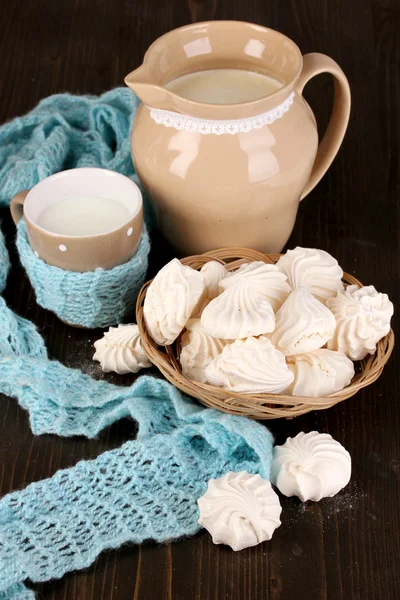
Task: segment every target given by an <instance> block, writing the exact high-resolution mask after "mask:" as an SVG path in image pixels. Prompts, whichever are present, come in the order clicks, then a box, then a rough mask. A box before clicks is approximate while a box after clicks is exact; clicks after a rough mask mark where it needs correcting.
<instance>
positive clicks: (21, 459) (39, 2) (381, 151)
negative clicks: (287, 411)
mask: <svg viewBox="0 0 400 600" xmlns="http://www.w3.org/2000/svg"><path fill="white" fill-rule="evenodd" d="M211 18H216V19H238V20H246V21H253V22H258V23H260V24H263V25H268V26H270V27H273V28H276V29H278V30H280V31H282V32H284V33H286V34H287V35H289V36H290V37H292V38H293V39H294V40H295V41H296V42H297V43H298V44H299V46H300V48H301V49H302V51H303V52H304V53H306V52H310V51H319V52H325V53H327V54H329V55H330V56H332V57H333V58H334V59H336V60H337V61H338V62H339V63H340V65H341V66H342V68H343V69H344V71H345V72H346V74H347V75H348V78H349V80H350V84H351V87H352V94H353V112H352V116H351V121H350V126H349V129H348V133H347V135H346V139H345V142H344V144H343V147H342V149H341V151H340V154H339V156H338V158H337V159H336V161H335V162H334V164H333V166H332V168H331V169H330V170H329V172H328V174H327V175H326V177H325V178H324V179H323V181H322V182H321V184H320V185H319V186H318V187H317V188H316V189H315V190H314V191H313V192H312V193H311V194H310V196H309V197H308V198H307V199H306V200H305V201H304V202H303V203H302V205H301V207H300V211H299V216H298V220H297V223H296V228H295V230H294V233H293V235H292V238H291V240H290V242H289V246H294V245H296V244H303V245H306V246H316V247H322V248H325V249H327V250H328V251H330V252H331V253H332V254H333V255H334V256H336V257H337V258H338V259H339V261H340V263H341V264H342V266H343V267H344V268H345V270H347V271H349V272H350V273H353V272H354V273H356V274H357V276H358V277H359V278H360V279H361V280H362V281H364V282H365V283H373V284H375V285H376V287H378V288H379V289H381V290H383V291H387V292H388V293H389V294H390V296H391V297H392V298H393V300H394V301H395V302H396V303H397V304H398V305H399V302H400V286H399V273H400V264H399V262H400V261H399V257H400V237H399V139H400V119H399V110H398V99H399V97H400V89H399V81H400V79H399V52H400V50H399V36H398V34H397V32H398V30H399V9H398V4H397V3H396V2H395V0H369V1H368V2H365V1H364V0H346V1H345V0H337V1H336V2H331V1H330V0H321V1H320V2H315V1H314V0H304V1H302V2H294V1H289V0H287V1H286V2H261V1H260V0H247V1H246V2H243V1H242V0H219V1H218V2H217V0H188V1H187V2H182V0H169V1H168V2H162V1H161V0H142V1H141V2H132V1H131V0H114V1H113V2H109V1H107V0H73V1H67V0H58V1H57V2H51V1H50V0H26V1H25V2H21V3H8V5H7V7H6V8H5V7H4V10H2V11H0V31H1V32H2V35H1V37H0V59H1V65H2V68H1V75H0V82H1V90H2V95H1V102H0V122H4V121H5V120H7V119H9V118H12V117H14V116H17V115H20V114H22V113H24V112H26V111H27V110H29V109H30V108H32V107H33V106H34V105H35V104H36V103H37V102H38V101H39V100H40V99H41V98H43V97H45V96H48V95H49V94H52V93H56V92H64V91H69V92H71V93H93V94H98V93H101V92H103V91H104V90H107V89H109V88H111V87H115V86H118V85H122V82H123V78H124V75H125V74H126V73H128V72H129V71H130V70H132V69H133V68H134V67H136V66H138V65H139V64H140V62H141V59H142V56H143V54H144V52H145V50H146V49H147V47H148V46H149V45H150V43H151V42H152V41H153V40H154V39H155V38H156V37H158V36H159V35H161V34H162V33H164V32H166V31H168V30H169V29H172V28H174V27H177V26H180V25H183V24H185V23H188V22H191V21H196V20H202V19H211ZM331 94H332V83H331V81H330V79H329V77H324V76H321V77H320V78H317V79H315V81H312V82H311V83H310V84H309V86H308V87H307V90H306V96H307V98H308V99H309V102H310V104H311V106H312V107H313V109H314V110H315V113H316V115H317V118H318V121H319V122H320V124H321V127H322V128H323V126H324V124H326V121H327V118H328V115H329V111H330V107H331ZM0 217H1V219H2V220H3V221H4V226H5V228H6V230H7V234H8V239H9V242H10V244H11V242H12V238H13V226H12V225H11V222H10V219H9V217H8V214H7V211H6V210H1V211H0ZM169 252H170V251H169V250H168V248H166V247H165V246H164V245H163V244H162V242H161V241H160V240H156V241H155V242H154V248H153V252H152V261H151V269H152V271H153V272H154V271H155V270H156V269H157V268H158V267H159V266H160V265H161V264H162V262H163V261H165V259H166V257H167V256H169V255H170V254H169ZM5 296H6V299H7V302H8V303H9V305H10V306H11V307H12V308H13V309H15V310H16V311H17V312H19V313H20V314H22V315H24V316H27V317H28V318H30V319H32V320H33V321H35V323H37V325H38V326H39V328H40V330H41V331H42V333H43V335H44V337H45V338H46V342H47V344H48V348H49V352H50V355H51V356H52V357H54V358H57V359H59V360H61V361H62V362H63V363H65V364H67V365H70V366H73V367H78V366H79V367H81V368H83V370H85V371H87V372H89V373H90V374H92V375H93V376H94V377H101V376H102V375H101V372H100V370H99V368H98V367H97V366H96V365H94V364H93V362H92V360H91V356H92V352H93V350H92V343H93V341H94V340H95V339H96V338H97V337H99V332H97V331H93V332H86V331H84V330H77V329H71V328H69V327H67V326H65V325H63V324H62V323H60V322H59V321H58V320H57V319H56V318H55V317H54V316H53V315H51V314H49V313H46V312H45V311H43V310H41V309H40V308H39V307H37V306H36V304H35V301H34V295H33V293H32V290H31V288H30V285H29V284H28V283H27V281H26V279H25V276H24V274H23V272H22V270H21V268H20V267H19V266H18V260H17V257H16V256H15V253H14V254H13V271H12V275H11V277H10V280H9V284H8V287H7V290H6V294H5ZM396 326H397V317H396V318H395V327H396ZM398 359H399V355H398V352H397V351H396V352H395V355H394V357H393V359H392V360H391V362H390V364H389V366H388V367H387V368H386V369H385V372H384V375H383V376H382V378H381V379H380V380H379V381H378V382H377V383H376V384H375V385H374V386H372V387H371V388H368V389H366V390H364V391H362V392H360V393H359V394H358V395H357V396H356V397H355V398H353V399H351V400H348V401H346V402H344V403H343V404H341V405H339V406H337V407H335V408H334V409H331V410H329V411H322V412H314V413H311V414H309V415H306V416H304V417H300V418H298V419H295V420H293V421H286V422H284V421H274V422H271V423H269V424H268V426H269V427H270V428H271V430H272V431H273V432H274V434H275V435H276V438H277V440H278V442H282V441H284V440H285V438H286V437H287V436H288V435H295V434H296V433H298V432H299V431H301V430H305V431H310V430H313V429H317V430H318V431H322V432H329V433H331V434H332V435H333V437H335V438H336V439H338V440H340V441H341V442H342V443H343V444H344V445H345V446H346V448H347V449H348V450H349V451H350V453H351V455H352V458H353V478H352V481H351V483H350V485H349V486H348V487H347V488H346V489H345V490H344V492H343V493H342V494H340V495H338V496H337V497H336V498H334V499H332V500H324V501H322V502H320V503H318V504H306V505H303V504H301V503H300V502H298V501H296V500H294V499H282V505H283V515H282V521H283V522H282V526H281V528H280V529H279V530H278V531H277V532H276V534H275V536H274V538H273V540H272V541H271V542H270V543H267V544H264V545H262V546H259V547H257V548H253V549H249V550H245V551H243V552H240V553H233V552H231V551H230V550H229V549H227V548H223V547H217V546H214V545H213V544H212V543H211V541H210V538H209V536H208V534H207V533H205V532H203V533H201V534H199V535H198V536H196V537H195V538H194V539H190V540H182V541H179V542H176V543H174V544H166V545H162V546H158V545H151V544H148V545H144V546H143V547H140V548H138V547H127V548H123V549H121V550H119V551H115V552H110V553H104V554H103V555H102V556H100V557H99V559H98V560H97V562H96V563H95V564H94V565H93V566H92V567H91V568H90V569H88V570H87V571H85V572H80V573H72V574H69V575H67V576H66V577H64V578H63V579H62V580H61V581H57V582H49V583H46V584H42V585H36V586H35V589H37V590H39V591H40V592H41V594H42V597H43V598H45V599H46V600H50V599H51V600H61V599H64V600H101V599H103V600H111V599H112V600H127V599H128V598H134V599H135V600H155V599H158V598H160V599H164V598H166V599H167V598H171V599H173V600H192V599H196V600H220V599H221V600H222V598H224V599H225V598H229V599H231V600H248V599H249V600H265V599H268V600H276V599H279V600H293V599H294V598H307V599H310V600H324V599H328V600H331V599H332V600H349V599H355V600H361V599H362V600H378V599H379V600H380V599H382V600H397V599H398V598H399V597H400V559H399V557H400V541H399V540H400V529H399V518H400V504H399V501H398V498H399V493H400V460H399V457H400V433H399V431H400V402H399V397H400V381H399V370H398V368H397V361H398ZM107 379H109V380H110V381H115V382H122V381H124V382H125V383H129V382H130V381H131V380H132V378H129V377H128V378H125V379H122V378H119V377H118V376H114V377H111V376H110V377H107ZM135 431H136V428H135V425H134V423H132V422H129V421H128V420H124V421H122V422H120V423H118V424H115V425H114V426H112V427H111V428H110V429H109V430H107V431H105V432H103V434H101V435H100V436H99V438H98V439H97V440H93V441H88V440H85V439H83V438H76V439H64V440H63V439H59V438H57V437H55V436H42V437H34V436H33V435H32V434H31V432H30V429H29V424H28V419H27V415H26V414H25V413H24V411H22V410H21V409H20V408H19V407H18V404H17V403H16V401H15V400H9V399H7V398H4V397H3V398H2V399H1V405H0V494H1V495H2V494H5V493H7V492H8V491H10V490H12V489H18V488H22V487H24V486H25V485H26V484H28V483H29V482H31V481H36V480H38V479H41V478H43V477H48V476H49V475H52V474H53V473H55V472H56V471H57V469H59V468H62V467H68V466H70V465H73V464H75V463H76V462H77V461H78V460H79V459H82V458H91V457H95V456H97V455H98V454H99V453H101V452H103V451H104V450H105V449H108V448H114V447H118V446H119V445H120V444H121V443H122V442H123V441H125V440H127V439H130V438H131V437H132V436H134V435H135Z"/></svg>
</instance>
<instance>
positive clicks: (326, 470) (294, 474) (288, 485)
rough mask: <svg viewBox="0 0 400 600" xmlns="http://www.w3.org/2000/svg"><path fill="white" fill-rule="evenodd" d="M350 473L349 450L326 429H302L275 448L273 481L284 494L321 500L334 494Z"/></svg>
mask: <svg viewBox="0 0 400 600" xmlns="http://www.w3.org/2000/svg"><path fill="white" fill-rule="evenodd" d="M350 477H351V457H350V454H349V453H348V452H347V450H346V449H345V448H343V446H342V445H341V444H340V443H339V442H337V441H336V440H334V439H333V438H332V436H331V435H329V434H327V433H318V431H311V432H310V433H304V432H301V433H299V434H298V435H296V437H294V438H288V439H287V440H286V442H285V443H284V444H283V445H282V446H275V448H274V453H273V459H272V464H271V482H272V483H273V484H274V485H275V486H276V487H277V488H278V489H279V491H280V492H282V494H284V495H285V496H298V498H300V500H302V501H303V502H306V501H307V500H314V501H315V502H318V501H319V500H321V499H322V498H331V497H332V496H335V494H337V493H338V492H339V491H340V490H341V489H342V488H344V487H345V486H346V485H347V484H348V483H349V481H350Z"/></svg>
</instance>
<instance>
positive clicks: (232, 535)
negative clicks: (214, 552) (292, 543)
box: [197, 471, 282, 550]
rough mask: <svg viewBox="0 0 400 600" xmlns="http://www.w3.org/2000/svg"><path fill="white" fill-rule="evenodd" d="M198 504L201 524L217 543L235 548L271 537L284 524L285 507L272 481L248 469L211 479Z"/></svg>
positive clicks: (253, 544)
mask: <svg viewBox="0 0 400 600" xmlns="http://www.w3.org/2000/svg"><path fill="white" fill-rule="evenodd" d="M197 504H198V505H199V509H200V518H199V524H200V525H202V526H203V527H205V529H207V531H208V532H209V533H210V534H211V536H212V540H213V542H214V544H226V545H227V546H230V547H231V548H232V550H243V549H244V548H250V547H251V546H256V545H257V544H260V543H261V542H264V541H266V540H270V539H271V538H272V535H273V533H274V531H275V529H276V528H277V527H279V525H280V524H281V521H280V516H281V512H282V508H281V505H280V502H279V498H278V495H277V494H276V493H275V492H274V490H273V489H272V487H271V484H270V482H269V481H266V480H265V479H262V478H261V477H260V476H259V475H252V474H250V473H248V472H247V471H241V472H240V473H233V472H232V471H230V472H229V473H226V475H224V476H223V477H220V478H219V479H210V481H209V482H208V488H207V491H206V493H205V494H204V495H203V496H201V498H199V499H198V500H197Z"/></svg>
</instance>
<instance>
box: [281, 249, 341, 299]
mask: <svg viewBox="0 0 400 600" xmlns="http://www.w3.org/2000/svg"><path fill="white" fill-rule="evenodd" d="M276 266H277V267H278V269H279V270H280V271H282V273H285V275H287V278H288V282H289V284H290V285H291V286H292V288H298V287H301V286H304V285H305V286H307V287H308V288H309V290H310V292H311V293H312V294H313V296H315V297H316V298H317V299H318V300H319V301H320V302H323V303H325V302H326V301H327V299H328V298H331V297H332V296H335V295H336V293H337V292H338V291H340V290H342V289H343V282H342V277H343V270H342V269H341V267H340V266H339V264H338V261H337V260H336V258H333V256H331V255H330V254H329V253H328V252H325V251H324V250H317V248H300V246H297V248H295V249H294V250H288V251H287V252H286V254H284V255H283V256H281V257H280V259H279V260H278V262H277V263H276Z"/></svg>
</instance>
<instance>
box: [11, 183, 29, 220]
mask: <svg viewBox="0 0 400 600" xmlns="http://www.w3.org/2000/svg"><path fill="white" fill-rule="evenodd" d="M28 192H29V190H22V192H18V194H16V195H15V196H14V198H13V199H12V200H11V203H10V211H11V216H12V218H13V221H14V223H15V224H16V225H18V223H19V222H20V220H21V219H22V217H23V216H24V202H25V198H26V197H27V195H28Z"/></svg>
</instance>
